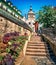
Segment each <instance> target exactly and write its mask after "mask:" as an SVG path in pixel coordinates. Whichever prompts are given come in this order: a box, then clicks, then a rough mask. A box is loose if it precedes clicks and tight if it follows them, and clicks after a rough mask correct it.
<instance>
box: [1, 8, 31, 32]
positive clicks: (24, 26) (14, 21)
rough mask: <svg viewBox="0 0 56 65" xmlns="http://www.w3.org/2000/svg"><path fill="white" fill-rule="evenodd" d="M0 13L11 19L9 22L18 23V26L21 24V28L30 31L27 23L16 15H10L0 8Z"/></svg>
mask: <svg viewBox="0 0 56 65" xmlns="http://www.w3.org/2000/svg"><path fill="white" fill-rule="evenodd" d="M0 15H2V16H3V17H5V18H7V19H9V20H11V22H13V23H15V24H17V25H19V26H21V27H23V28H25V29H27V30H29V31H31V32H32V29H31V28H30V27H29V26H28V24H26V23H25V22H24V21H22V20H19V19H17V18H16V17H14V16H12V15H11V14H9V13H8V12H6V11H5V10H3V9H1V8H0Z"/></svg>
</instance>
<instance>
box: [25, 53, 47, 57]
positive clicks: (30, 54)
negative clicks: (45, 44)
mask: <svg viewBox="0 0 56 65" xmlns="http://www.w3.org/2000/svg"><path fill="white" fill-rule="evenodd" d="M26 55H29V56H47V54H46V53H32V52H31V53H29V52H26Z"/></svg>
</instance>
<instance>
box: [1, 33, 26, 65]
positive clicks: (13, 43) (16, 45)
mask: <svg viewBox="0 0 56 65" xmlns="http://www.w3.org/2000/svg"><path fill="white" fill-rule="evenodd" d="M26 40H27V36H25V35H21V36H20V35H19V33H16V32H14V33H7V34H5V35H4V37H3V42H4V45H7V46H6V47H5V49H3V50H4V52H6V55H5V57H4V56H3V58H2V60H1V61H0V62H1V63H2V64H3V62H4V60H6V61H5V63H6V64H7V62H8V63H10V62H13V64H14V61H13V60H12V59H14V60H15V59H16V58H17V57H18V55H19V54H20V51H21V50H22V49H23V46H24V44H25V41H26ZM3 48H4V47H3ZM3 50H2V51H3ZM4 52H2V53H4ZM8 56H9V57H10V58H11V59H10V58H6V57H8ZM7 60H9V61H7ZM0 65H1V64H0ZM7 65H8V64H7ZM10 65H12V63H11V64H10Z"/></svg>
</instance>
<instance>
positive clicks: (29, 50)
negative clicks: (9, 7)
mask: <svg viewBox="0 0 56 65" xmlns="http://www.w3.org/2000/svg"><path fill="white" fill-rule="evenodd" d="M26 51H27V52H48V51H47V50H44V49H41V50H40V49H37V50H34V49H33V50H32V49H27V50H26Z"/></svg>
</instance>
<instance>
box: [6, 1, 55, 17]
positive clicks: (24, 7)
mask: <svg viewBox="0 0 56 65" xmlns="http://www.w3.org/2000/svg"><path fill="white" fill-rule="evenodd" d="M7 1H11V2H12V3H13V5H14V6H16V7H17V8H18V9H19V10H21V11H22V15H23V16H25V14H27V13H28V11H29V9H30V5H32V9H33V11H34V12H35V13H36V12H38V11H39V10H40V9H41V8H42V7H43V6H45V5H47V6H48V5H51V6H56V0H7Z"/></svg>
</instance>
